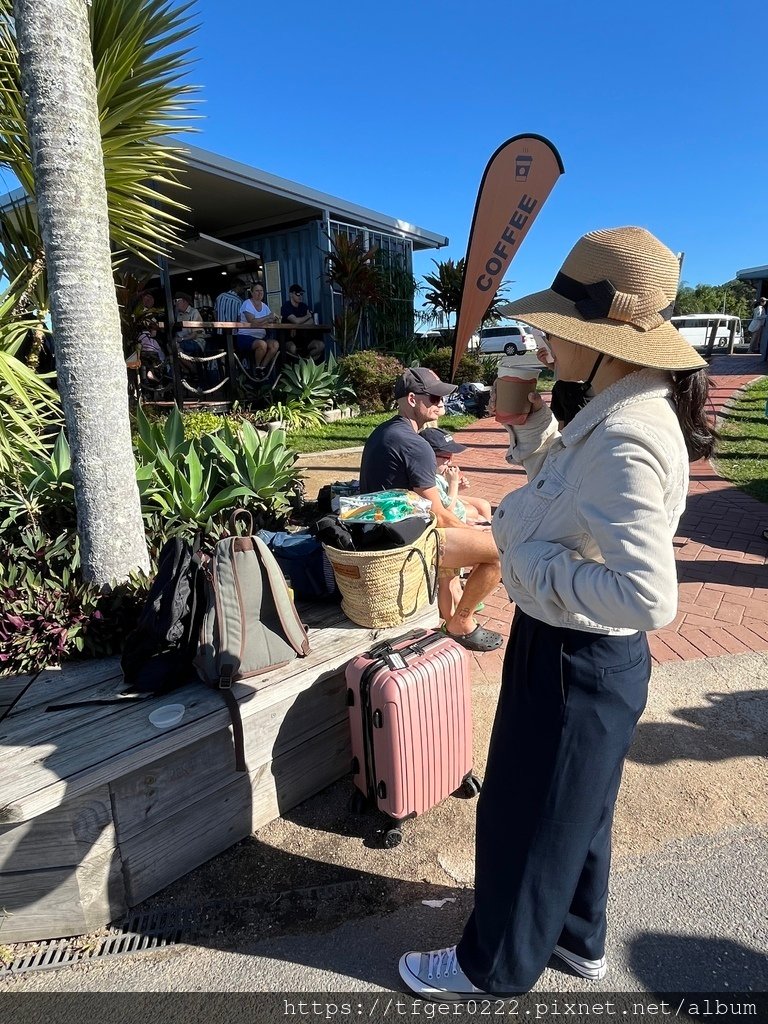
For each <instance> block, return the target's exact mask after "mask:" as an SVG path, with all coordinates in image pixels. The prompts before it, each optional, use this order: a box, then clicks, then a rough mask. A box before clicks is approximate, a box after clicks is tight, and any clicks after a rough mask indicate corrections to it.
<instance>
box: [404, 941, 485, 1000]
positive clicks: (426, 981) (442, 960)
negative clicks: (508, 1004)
mask: <svg viewBox="0 0 768 1024" xmlns="http://www.w3.org/2000/svg"><path fill="white" fill-rule="evenodd" d="M399 968H400V977H401V978H402V979H403V981H404V982H405V984H406V985H407V986H408V988H409V989H410V990H411V991H412V992H415V993H416V995H417V996H421V997H422V998H423V999H437V1000H441V1001H442V1000H447V999H453V1000H461V999H470V998H472V997H473V996H484V995H487V994H488V993H487V992H483V991H482V989H479V988H475V986H474V985H473V984H472V982H471V981H470V980H469V978H468V977H467V976H466V974H465V973H464V971H462V969H461V967H459V961H458V960H457V959H456V947H455V946H448V947H447V949H432V950H430V951H429V952H428V953H414V952H412V953H404V954H403V955H402V956H401V957H400V964H399Z"/></svg>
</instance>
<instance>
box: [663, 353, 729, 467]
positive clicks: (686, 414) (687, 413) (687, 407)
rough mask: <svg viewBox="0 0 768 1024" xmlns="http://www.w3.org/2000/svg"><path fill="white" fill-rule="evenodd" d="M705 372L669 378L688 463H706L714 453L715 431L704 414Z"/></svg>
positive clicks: (678, 373) (694, 371)
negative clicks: (688, 459) (702, 461)
mask: <svg viewBox="0 0 768 1024" xmlns="http://www.w3.org/2000/svg"><path fill="white" fill-rule="evenodd" d="M708 398H709V370H708V369H707V368H706V367H702V369H701V370H683V371H680V372H677V373H673V374H672V401H673V402H674V403H675V409H676V411H677V418H678V421H679V423H680V429H681V430H682V432H683V438H684V439H685V447H686V448H687V449H688V457H689V458H690V460H691V462H695V461H696V459H708V458H709V457H710V456H711V455H712V453H713V452H714V450H715V442H716V441H717V437H718V434H717V431H716V430H715V427H714V424H713V422H712V420H711V418H710V417H709V416H708V415H707V413H706V405H707V400H708Z"/></svg>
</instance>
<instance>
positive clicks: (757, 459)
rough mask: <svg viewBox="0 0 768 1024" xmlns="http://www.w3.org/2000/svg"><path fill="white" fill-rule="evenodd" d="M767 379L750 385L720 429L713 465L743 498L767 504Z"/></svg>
mask: <svg viewBox="0 0 768 1024" xmlns="http://www.w3.org/2000/svg"><path fill="white" fill-rule="evenodd" d="M766 402H768V378H767V379H763V380H761V381H758V382H757V383H755V384H753V385H752V386H751V387H750V388H749V389H748V390H747V391H746V392H745V393H744V395H743V397H742V398H741V399H740V400H739V402H738V404H737V405H735V406H734V407H733V408H732V409H731V411H730V412H729V413H728V416H727V417H726V418H725V421H724V423H723V426H722V431H721V435H722V436H721V439H720V442H719V444H718V446H717V453H716V461H717V467H718V470H719V471H720V474H721V475H722V476H724V477H725V479H726V480H731V481H732V482H733V483H734V484H736V486H737V487H740V488H741V489H742V490H743V491H746V492H747V494H751V495H752V497H753V498H757V499H758V500H760V501H765V502H768V419H766V416H765V407H766Z"/></svg>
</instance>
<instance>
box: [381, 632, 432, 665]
mask: <svg viewBox="0 0 768 1024" xmlns="http://www.w3.org/2000/svg"><path fill="white" fill-rule="evenodd" d="M426 633H427V630H426V629H412V630H411V632H410V633H406V634H405V635H404V636H399V637H398V638H397V640H382V641H381V643H378V644H375V646H373V647H372V648H371V649H370V651H368V652H367V654H366V657H367V658H381V657H383V656H384V655H386V654H391V653H392V652H393V651H394V649H395V644H401V643H403V642H404V641H406V640H416V639H418V638H419V637H423V636H425V635H426Z"/></svg>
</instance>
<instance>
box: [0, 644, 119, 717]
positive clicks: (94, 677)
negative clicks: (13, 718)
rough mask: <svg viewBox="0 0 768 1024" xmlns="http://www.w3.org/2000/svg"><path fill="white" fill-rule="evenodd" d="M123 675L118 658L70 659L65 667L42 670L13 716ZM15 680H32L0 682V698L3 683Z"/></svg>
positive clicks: (18, 677) (11, 680)
mask: <svg viewBox="0 0 768 1024" xmlns="http://www.w3.org/2000/svg"><path fill="white" fill-rule="evenodd" d="M120 675H121V672H120V659H119V658H98V659H92V660H87V661H77V662H70V663H69V664H67V665H64V666H63V668H47V669H43V671H42V672H40V673H38V675H37V678H36V679H35V681H34V682H33V683H32V685H31V686H30V687H29V689H28V690H27V692H26V693H25V694H24V696H23V697H22V699H21V700H20V701H19V703H18V704H17V705H16V707H15V708H14V715H15V714H16V711H19V712H21V711H28V710H29V709H30V708H35V707H44V706H45V705H46V704H50V703H52V702H53V701H59V700H64V699H65V698H68V697H71V696H72V697H74V695H76V694H78V693H80V691H85V690H88V689H89V688H90V687H92V686H98V684H99V683H102V682H104V681H105V680H107V679H112V678H116V677H118V676H120ZM15 679H26V680H27V682H29V680H30V677H29V676H15V677H13V678H12V679H10V680H7V681H4V682H0V701H2V700H3V697H2V694H3V686H12V685H13V684H14V681H15Z"/></svg>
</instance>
